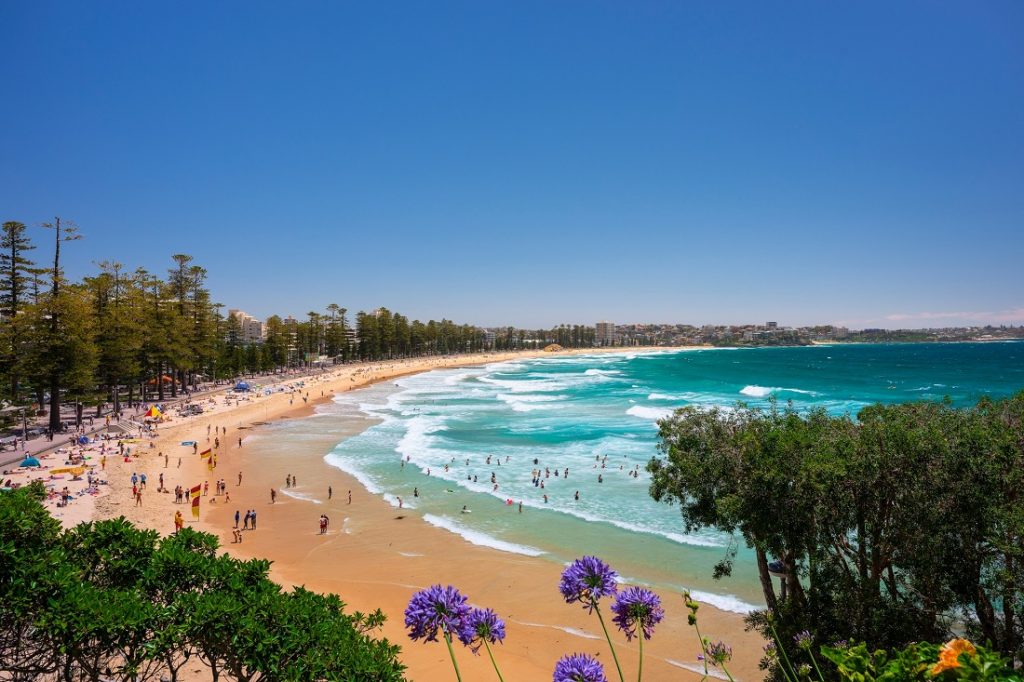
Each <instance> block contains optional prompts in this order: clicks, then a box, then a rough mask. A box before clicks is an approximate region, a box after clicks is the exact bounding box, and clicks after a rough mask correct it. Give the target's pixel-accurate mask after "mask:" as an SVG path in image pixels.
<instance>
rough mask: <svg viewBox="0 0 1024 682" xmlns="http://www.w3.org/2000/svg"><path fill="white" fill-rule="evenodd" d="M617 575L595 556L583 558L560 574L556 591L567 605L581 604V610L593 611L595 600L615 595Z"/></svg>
mask: <svg viewBox="0 0 1024 682" xmlns="http://www.w3.org/2000/svg"><path fill="white" fill-rule="evenodd" d="M616 577H618V574H617V573H616V572H615V571H613V570H612V569H611V567H610V566H608V564H606V563H605V562H603V561H601V560H600V559H598V558H597V557H596V556H585V557H583V558H582V559H577V560H576V561H574V562H572V563H571V564H569V566H568V568H566V569H565V570H564V571H563V572H562V582H561V583H560V584H559V586H558V589H559V590H561V592H562V596H563V597H565V601H566V603H567V604H572V603H573V602H577V601H578V602H581V603H582V604H583V608H585V609H588V610H590V611H591V612H593V611H594V606H596V605H597V600H598V599H601V598H602V597H610V596H612V595H613V594H615V591H616V589H617V588H616V586H615V578H616Z"/></svg>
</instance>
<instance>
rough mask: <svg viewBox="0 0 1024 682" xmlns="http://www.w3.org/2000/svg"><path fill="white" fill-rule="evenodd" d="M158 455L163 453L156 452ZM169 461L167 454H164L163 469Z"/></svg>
mask: <svg viewBox="0 0 1024 682" xmlns="http://www.w3.org/2000/svg"><path fill="white" fill-rule="evenodd" d="M160 455H164V453H162V452H158V453H156V456H157V457H159V456H160ZM169 461H170V457H168V456H167V455H164V469H166V468H167V464H168V462H169Z"/></svg>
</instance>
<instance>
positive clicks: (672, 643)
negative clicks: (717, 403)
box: [66, 347, 763, 680]
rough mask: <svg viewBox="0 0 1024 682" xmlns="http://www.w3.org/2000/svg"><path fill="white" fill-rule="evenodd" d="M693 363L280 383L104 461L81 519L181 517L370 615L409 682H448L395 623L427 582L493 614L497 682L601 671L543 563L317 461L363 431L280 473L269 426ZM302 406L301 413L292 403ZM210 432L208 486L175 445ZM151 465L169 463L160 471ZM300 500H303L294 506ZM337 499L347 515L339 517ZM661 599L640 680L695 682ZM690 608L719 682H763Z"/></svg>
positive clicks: (416, 369) (482, 667)
mask: <svg viewBox="0 0 1024 682" xmlns="http://www.w3.org/2000/svg"><path fill="white" fill-rule="evenodd" d="M697 349H704V347H684V348H678V347H676V348H669V347H628V348H614V349H578V350H570V351H560V352H557V353H545V352H543V351H535V352H532V351H528V352H514V353H492V354H484V355H470V356H454V357H447V358H422V359H414V360H408V361H391V362H379V363H368V364H361V365H348V366H344V367H341V368H338V369H336V370H334V371H329V372H325V373H324V374H322V375H317V376H314V377H306V378H305V379H297V380H292V381H288V382H285V383H284V386H285V387H287V389H288V390H285V391H283V392H278V393H274V394H272V395H270V396H262V395H260V396H258V397H255V398H251V399H250V400H248V401H242V402H239V404H237V405H234V406H232V407H230V408H226V409H225V408H224V406H223V405H222V404H217V405H215V406H214V409H213V410H212V411H211V412H208V413H204V414H203V415H199V416H198V417H189V418H186V419H183V420H175V421H172V422H170V423H168V424H164V425H161V426H160V428H159V430H158V432H157V437H156V438H155V439H153V445H152V446H149V445H146V447H144V448H143V454H142V456H141V457H140V458H139V459H136V460H133V461H132V462H130V463H127V464H126V463H124V462H123V461H122V460H120V459H117V458H110V459H116V462H114V463H113V465H112V463H111V462H110V461H109V460H108V464H107V476H108V480H109V481H110V485H109V486H108V487H109V488H110V490H109V494H108V495H106V496H104V497H100V498H97V499H96V500H95V509H94V510H93V511H92V512H91V513H90V516H91V517H93V518H111V517H116V516H120V515H124V516H126V517H127V518H128V519H129V520H131V521H133V522H135V523H136V524H139V525H142V526H146V527H149V528H153V529H156V530H157V531H159V532H161V534H166V533H168V532H170V531H171V530H172V529H173V523H172V517H173V514H174V512H175V511H177V510H181V511H182V513H183V514H185V515H186V519H187V522H189V525H190V526H191V527H194V528H196V529H197V530H203V531H206V532H211V533H213V534H215V535H217V536H218V538H220V539H221V542H222V546H221V548H222V549H223V550H224V551H226V552H229V553H230V554H232V555H234V556H237V557H239V558H265V559H269V560H271V561H272V562H273V565H272V569H271V576H272V577H273V578H274V579H275V580H276V581H277V582H279V583H281V584H282V585H285V586H289V585H300V584H301V585H305V586H306V587H308V588H310V589H314V590H317V591H325V592H326V591H329V592H336V593H338V594H340V595H341V596H342V598H343V600H344V601H345V602H346V603H347V604H348V607H349V609H351V610H360V611H364V612H366V611H372V610H374V609H376V608H381V609H382V610H383V611H384V613H385V614H386V615H387V616H388V620H387V622H386V624H385V626H384V628H383V631H382V632H381V633H380V635H381V636H385V637H387V638H388V639H389V640H391V641H392V642H393V643H396V644H399V645H400V646H401V647H402V653H401V655H400V658H401V660H402V661H403V662H404V663H405V664H406V665H407V666H409V670H408V671H407V674H408V676H409V679H412V680H425V679H446V678H448V677H450V676H451V670H450V661H449V660H448V656H447V651H446V649H445V648H444V647H443V646H440V645H436V644H421V643H417V642H412V641H410V640H409V639H408V638H407V637H406V636H405V630H404V627H403V622H402V619H403V611H404V608H405V605H406V603H407V602H408V599H409V597H410V596H411V594H412V593H413V592H414V591H415V590H418V589H422V588H424V587H427V586H429V585H431V584H434V583H437V582H441V583H451V584H454V585H456V586H457V587H459V588H460V589H461V590H462V591H463V592H464V593H466V594H468V595H469V596H470V600H471V602H473V603H475V604H477V605H480V606H488V607H491V608H493V609H495V611H497V612H498V613H499V615H500V616H501V617H502V618H505V619H506V622H507V624H508V638H507V640H506V642H505V644H504V645H503V646H502V647H499V649H498V651H496V656H498V660H499V664H500V665H501V666H502V672H503V674H504V675H505V676H506V677H507V678H508V679H544V678H546V677H548V676H550V671H551V669H552V668H553V666H554V663H555V661H556V660H557V659H558V658H559V657H560V656H561V655H563V654H567V653H573V652H576V651H586V652H588V653H591V654H592V655H597V656H598V658H599V660H604V661H605V662H606V664H609V667H611V666H610V663H611V662H610V661H609V660H608V659H609V656H608V650H607V643H606V642H604V640H603V636H601V633H600V628H599V626H598V624H597V622H596V620H595V619H594V618H593V617H592V616H588V615H587V614H586V613H585V612H582V610H581V609H579V608H578V607H577V606H570V605H567V604H565V603H564V602H563V601H562V600H561V598H560V597H559V595H558V592H557V583H558V578H559V575H560V573H561V566H560V565H557V564H556V563H555V562H552V561H550V560H548V559H544V558H541V557H528V556H523V555H520V554H512V553H508V552H503V551H500V550H498V549H492V548H489V547H483V546H480V545H476V544H471V543H470V542H468V541H466V540H464V539H463V538H461V537H459V536H458V535H455V534H453V533H451V532H449V531H446V530H443V529H441V528H438V527H436V526H433V525H431V524H429V523H427V522H426V521H424V520H422V519H420V518H416V517H415V515H414V514H413V515H406V514H403V513H402V510H399V509H396V508H395V507H393V506H391V504H389V502H387V501H386V500H384V499H383V498H382V496H380V495H378V494H373V493H371V492H369V491H368V490H366V489H365V488H363V486H362V484H361V483H360V482H359V481H358V480H357V479H356V478H355V477H353V476H351V475H350V474H348V473H346V472H343V471H341V470H340V469H337V468H336V467H333V466H331V465H329V464H328V463H327V462H325V461H324V456H325V455H326V454H327V453H328V452H329V450H330V449H331V448H333V447H334V446H335V445H336V444H337V442H340V440H343V439H344V438H347V437H351V436H353V435H355V434H356V433H359V432H361V431H362V430H363V429H365V428H368V427H369V426H370V425H372V423H373V422H372V420H367V421H366V423H365V424H356V423H354V422H353V421H352V420H341V421H345V422H349V423H346V424H345V425H344V427H343V428H342V429H341V430H342V431H345V433H344V434H340V435H341V437H340V438H339V433H331V434H330V435H329V436H325V437H323V438H322V439H321V440H320V441H316V440H315V439H314V442H310V443H309V446H308V451H309V455H310V456H308V457H307V456H302V457H293V458H292V459H289V460H286V461H280V457H279V456H277V455H275V452H274V447H273V425H274V424H276V423H280V422H282V421H284V420H289V421H291V420H300V419H308V418H312V417H315V415H316V414H317V409H316V408H317V405H319V404H324V403H326V402H328V401H331V400H332V399H333V397H334V395H336V394H337V393H341V392H347V391H351V390H357V389H359V388H364V387H366V386H369V385H372V384H375V383H379V382H383V381H387V380H392V379H395V378H398V377H400V376H406V375H410V374H416V373H421V372H426V371H431V370H434V369H443V368H453V367H463V366H472V365H484V364H489V363H492V362H501V361H507V360H512V359H532V358H543V357H552V356H559V355H561V356H565V355H594V354H600V353H606V352H618V353H623V352H626V353H629V352H657V351H680V350H697ZM299 384H301V385H302V388H301V391H299V389H298V386H299ZM307 393H308V396H309V399H308V401H303V402H300V400H301V397H302V396H305V395H306V394H307ZM225 425H226V426H225ZM208 426H212V427H216V428H218V429H221V428H226V429H227V433H226V434H221V436H220V437H221V439H222V442H221V447H220V448H219V449H218V450H217V453H218V458H219V461H218V468H217V469H216V470H215V471H212V472H210V471H207V469H206V467H205V466H204V465H203V461H202V460H200V459H199V458H198V457H197V456H195V455H193V454H192V448H191V447H187V448H186V447H182V446H180V445H179V443H180V442H182V441H187V440H195V441H198V443H199V449H204V448H205V447H211V446H212V445H211V446H207V445H206V440H205V438H206V433H207V427H208ZM339 428H341V427H339ZM239 438H241V439H242V445H241V447H240V446H239V445H238V439H239ZM247 440H249V443H246V441H247ZM144 445H145V444H144ZM303 447H306V445H305V443H303ZM314 452H315V453H316V456H315V457H314V456H312V455H313V453H314ZM156 453H164V454H165V455H167V456H168V459H167V461H168V466H167V468H164V460H163V458H158V457H157V454H156ZM179 458H180V460H181V462H180V464H179V463H178V462H177V460H178V459H179ZM300 460H301V461H300ZM257 462H258V464H257ZM179 467H180V468H179ZM136 469H140V470H147V471H148V473H149V480H150V488H149V491H148V492H146V493H144V502H143V506H141V507H137V506H134V505H133V503H132V501H131V484H130V482H129V481H128V477H129V476H130V475H131V473H132V471H133V470H136ZM160 473H163V474H164V475H165V479H164V485H165V487H167V488H170V489H173V488H174V486H175V485H183V486H186V487H190V486H192V485H195V484H196V483H197V482H201V481H207V480H209V481H210V482H211V483H213V481H214V480H217V479H224V480H225V482H226V484H227V493H228V495H229V496H230V502H228V501H227V500H225V499H222V498H219V497H218V496H215V495H213V490H214V488H215V486H213V485H211V487H210V489H211V494H210V495H208V496H205V497H204V498H203V499H202V512H201V519H200V520H199V521H193V519H192V518H191V515H190V514H189V513H188V509H185V508H184V505H175V504H174V502H173V495H170V494H166V496H165V495H164V494H158V493H156V492H155V490H156V481H157V477H158V475H159V474H160ZM238 475H242V476H243V480H242V484H241V485H236V482H237V476H238ZM286 475H288V476H295V477H296V478H297V479H298V481H299V485H298V487H297V488H296V493H295V496H294V497H293V496H290V495H289V493H288V492H285V491H284V490H283V489H282V488H283V485H284V479H285V476H286ZM313 481H316V484H317V486H318V487H319V489H320V490H319V492H318V493H309V492H307V491H308V487H309V484H310V482H313ZM328 485H331V486H332V487H333V490H334V495H333V498H332V499H327V490H326V489H327V486H328ZM271 487H273V488H275V489H277V490H278V493H279V494H278V497H277V502H276V503H275V504H273V505H271V504H270V499H269V490H270V488H271ZM298 490H303V492H302V493H298V492H297V491H298ZM349 490H351V495H352V504H351V506H349V504H348V503H347V500H348V491H349ZM236 508H237V509H241V510H243V511H244V510H247V509H250V508H251V509H255V510H257V512H258V521H259V530H257V531H247V532H244V533H243V538H244V540H243V542H242V544H236V543H234V542H233V541H232V530H233V528H232V526H233V514H234V510H235V509H236ZM321 512H323V513H326V514H327V515H328V516H329V517H330V518H331V519H332V526H331V529H330V531H329V532H328V534H327V535H319V534H318V533H317V531H316V529H315V528H314V525H315V518H316V517H317V516H318V515H319V513H321ZM66 523H67V522H66ZM661 596H662V599H663V602H664V605H665V608H666V614H667V615H666V619H665V621H664V622H663V623H662V624H661V626H659V630H658V633H657V634H656V635H655V637H654V639H652V640H651V641H650V642H649V643H645V647H644V648H645V654H646V655H645V661H644V667H645V670H646V671H647V674H648V679H666V678H672V679H689V678H690V675H688V674H687V671H688V670H689V671H690V672H692V673H693V675H694V677H693V679H697V678H699V677H700V676H702V675H703V668H702V667H701V666H700V665H699V664H698V662H697V654H698V653H699V646H698V643H697V640H696V635H695V634H694V632H693V631H692V628H690V627H689V626H688V625H687V623H686V616H685V609H684V608H683V604H682V599H681V598H679V597H678V596H676V597H675V598H673V595H671V594H667V593H662V594H661ZM702 606H704V608H702V609H701V612H700V618H701V627H702V631H703V632H705V633H706V634H707V635H709V636H711V637H712V638H713V639H724V640H725V641H727V642H728V643H729V644H731V645H732V646H733V648H734V651H735V652H736V660H734V662H733V665H732V667H731V668H730V669H731V670H732V672H733V673H734V675H735V676H736V677H737V679H743V680H755V679H761V678H762V677H763V675H762V674H761V672H760V671H759V670H758V669H757V658H758V657H759V655H760V652H761V647H762V644H763V642H762V641H761V639H760V637H758V636H756V635H754V634H752V633H748V632H744V631H743V620H742V616H741V615H738V614H735V613H730V612H725V611H720V610H718V609H715V608H714V607H712V606H710V605H706V604H702ZM602 645H603V646H602ZM616 646H617V649H618V651H619V655H620V657H621V658H622V660H623V665H624V666H626V668H629V667H633V668H635V664H636V642H635V641H634V642H633V643H631V644H629V645H625V643H624V642H620V641H619V640H616ZM457 656H458V657H459V661H460V667H462V668H463V669H464V673H465V674H466V675H467V679H487V678H489V677H491V676H493V670H492V669H490V664H489V661H487V660H486V659H485V658H480V657H475V656H472V655H470V653H469V652H468V651H459V652H457ZM189 667H191V666H189ZM193 672H194V678H195V679H201V678H203V671H201V670H195V671H193Z"/></svg>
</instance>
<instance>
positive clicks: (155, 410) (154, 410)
mask: <svg viewBox="0 0 1024 682" xmlns="http://www.w3.org/2000/svg"><path fill="white" fill-rule="evenodd" d="M163 414H164V413H163V412H161V411H160V408H159V407H157V406H156V405H154V406H153V407H151V408H149V409H148V410H146V414H145V415H143V416H145V417H162V416H163Z"/></svg>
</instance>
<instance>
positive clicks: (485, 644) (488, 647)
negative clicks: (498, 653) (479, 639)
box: [484, 639, 505, 682]
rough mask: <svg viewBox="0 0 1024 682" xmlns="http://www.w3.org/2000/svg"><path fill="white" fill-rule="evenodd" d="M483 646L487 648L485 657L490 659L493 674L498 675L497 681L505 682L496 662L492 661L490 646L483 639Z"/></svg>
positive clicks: (492, 655)
mask: <svg viewBox="0 0 1024 682" xmlns="http://www.w3.org/2000/svg"><path fill="white" fill-rule="evenodd" d="M484 646H485V647H487V655H488V656H490V657H491V665H493V666H494V672H496V673H498V679H499V680H501V682H505V678H504V677H502V676H501V671H500V670H498V662H497V661H495V660H494V654H493V653H492V652H491V645H490V644H488V643H487V640H486V639H484Z"/></svg>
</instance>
